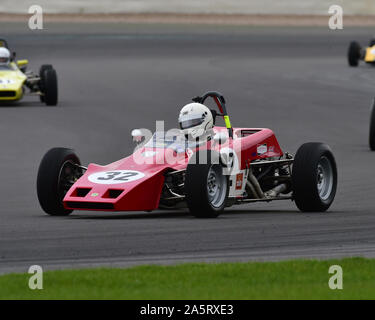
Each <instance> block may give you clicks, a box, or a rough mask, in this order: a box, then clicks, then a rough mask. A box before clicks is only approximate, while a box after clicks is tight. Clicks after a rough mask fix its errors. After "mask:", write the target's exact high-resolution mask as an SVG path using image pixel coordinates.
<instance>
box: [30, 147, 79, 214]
mask: <svg viewBox="0 0 375 320" xmlns="http://www.w3.org/2000/svg"><path fill="white" fill-rule="evenodd" d="M77 165H80V160H79V158H78V157H77V155H76V154H75V153H74V151H73V150H71V149H66V148H53V149H51V150H49V151H48V152H47V153H46V154H45V155H44V157H43V159H42V161H41V163H40V166H39V170H38V177H37V194H38V199H39V203H40V205H41V207H42V209H43V210H44V212H46V213H47V214H49V215H52V216H66V215H69V214H70V213H72V210H66V209H65V208H64V206H63V199H64V197H65V194H66V193H67V192H68V190H69V189H70V187H71V186H72V185H73V183H74V182H75V181H76V180H77V179H78V178H79V177H80V176H81V175H82V169H81V168H80V167H79V166H77Z"/></svg>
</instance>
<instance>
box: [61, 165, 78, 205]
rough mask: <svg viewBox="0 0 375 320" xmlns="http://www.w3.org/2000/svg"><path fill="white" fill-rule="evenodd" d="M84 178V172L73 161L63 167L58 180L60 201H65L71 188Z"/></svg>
mask: <svg viewBox="0 0 375 320" xmlns="http://www.w3.org/2000/svg"><path fill="white" fill-rule="evenodd" d="M81 176H82V170H81V168H80V167H79V166H77V165H76V164H75V163H73V162H72V161H71V160H68V161H65V162H64V163H63V165H62V166H61V169H60V173H59V178H58V192H59V196H60V199H61V200H62V199H64V197H65V195H66V193H67V192H68V191H69V189H70V188H71V186H72V185H73V184H74V183H75V182H76V181H77V180H78V179H79V178H80V177H81Z"/></svg>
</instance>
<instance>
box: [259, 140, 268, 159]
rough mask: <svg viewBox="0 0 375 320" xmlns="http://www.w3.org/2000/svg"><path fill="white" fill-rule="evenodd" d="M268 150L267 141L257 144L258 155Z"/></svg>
mask: <svg viewBox="0 0 375 320" xmlns="http://www.w3.org/2000/svg"><path fill="white" fill-rule="evenodd" d="M267 150H268V148H267V143H264V144H259V145H257V153H258V156H259V155H262V154H265V153H266V152H267Z"/></svg>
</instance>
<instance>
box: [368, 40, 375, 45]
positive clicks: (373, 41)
mask: <svg viewBox="0 0 375 320" xmlns="http://www.w3.org/2000/svg"><path fill="white" fill-rule="evenodd" d="M368 46H369V47H373V46H375V39H374V38H372V39H370V41H369V43H368Z"/></svg>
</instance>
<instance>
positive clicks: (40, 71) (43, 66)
mask: <svg viewBox="0 0 375 320" xmlns="http://www.w3.org/2000/svg"><path fill="white" fill-rule="evenodd" d="M52 68H53V67H52V64H43V65H41V67H40V69H39V77H40V78H41V79H42V78H43V74H44V70H46V69H52ZM40 89H41V91H42V92H44V89H43V81H41V83H40ZM39 99H40V101H41V102H44V95H40V96H39Z"/></svg>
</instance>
